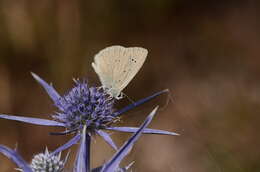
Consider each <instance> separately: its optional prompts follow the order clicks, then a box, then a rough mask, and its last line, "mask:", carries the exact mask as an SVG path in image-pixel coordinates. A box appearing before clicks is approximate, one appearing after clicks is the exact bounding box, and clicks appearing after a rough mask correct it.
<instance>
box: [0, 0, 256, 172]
mask: <svg viewBox="0 0 260 172" xmlns="http://www.w3.org/2000/svg"><path fill="white" fill-rule="evenodd" d="M257 6H259V3H258V4H257V1H252V0H251V1H250V0H249V1H242V0H241V1H239V0H237V1H232V0H231V1H224V0H222V1H221V0H220V1H206V0H205V1H203V0H198V1H192V0H160V1H157V0H144V1H130V0H129V1H120V0H112V1H101V0H97V1H90V0H89V1H87V0H75V1H72V0H38V1H35V0H1V1H0V95H1V96H0V112H2V113H5V114H16V115H24V116H33V117H42V118H50V117H49V116H48V114H52V113H53V112H54V111H55V110H56V109H55V107H54V106H53V105H52V102H51V101H50V99H49V98H48V96H47V94H46V93H45V92H44V91H43V89H42V88H40V86H39V85H38V84H37V83H36V82H35V81H34V80H33V78H32V77H31V76H30V71H33V72H35V73H37V74H39V75H40V76H42V77H43V78H44V79H46V80H47V81H48V82H53V84H54V86H55V87H56V88H57V90H58V91H59V92H60V93H61V94H64V93H65V92H66V91H68V90H69V89H70V88H71V87H72V85H73V82H72V78H73V77H75V78H87V79H88V80H89V82H90V83H91V84H92V85H98V86H99V85H100V84H99V81H98V78H97V76H96V74H95V73H94V71H93V69H92V68H91V65H90V64H91V62H92V61H93V56H94V54H95V53H97V52H98V51H99V50H101V49H103V48H104V47H107V46H110V45H117V44H119V45H124V46H142V47H145V48H147V49H148V50H149V55H148V59H147V61H146V62H145V65H144V66H143V67H142V70H141V71H140V72H139V73H138V75H137V76H136V77H135V78H134V79H133V81H132V82H131V83H130V84H129V86H128V87H127V88H126V89H125V90H124V93H126V94H127V95H128V96H129V97H131V98H132V99H134V100H137V99H139V98H142V97H145V96H148V95H151V94H152V93H154V92H156V91H159V90H162V89H165V88H169V89H170V90H171V94H172V97H173V102H170V103H169V104H168V105H167V106H166V107H164V108H162V109H161V111H160V112H159V113H158V114H157V116H156V117H155V119H154V121H153V122H152V124H151V127H153V128H158V129H165V130H170V131H176V132H178V133H180V134H181V136H179V137H169V136H155V135H150V136H147V135H146V136H143V137H141V139H140V140H139V141H138V142H137V144H136V145H135V147H134V149H133V150H132V152H131V154H130V155H129V156H128V158H127V159H126V160H125V161H124V164H127V163H129V162H131V161H132V160H134V161H135V165H134V167H133V171H149V172H157V171H175V172H204V171H205V172H208V171H210V172H215V171H216V172H220V171H221V172H224V171H226V172H231V171H234V172H249V171H250V172H254V171H255V172H256V171H259V170H260V164H259V162H260V151H259V144H260V137H259V133H258V132H259V130H260V125H259V121H260V117H259V112H260V109H259V104H260V101H259V100H260V80H259V78H260V77H259V76H260V68H259V67H260V58H259V54H260V50H259V48H260V31H259V30H260V23H259V17H260V15H259V9H258V8H257ZM166 100H167V96H165V95H164V96H161V97H160V98H157V99H156V100H153V101H152V102H150V103H148V104H146V105H144V106H142V107H139V108H136V109H135V110H134V111H131V112H130V113H128V114H127V115H126V116H125V117H124V118H123V120H122V123H120V125H123V126H138V125H140V124H141V121H142V120H143V119H144V118H145V116H146V115H147V114H148V113H149V112H150V111H151V109H152V108H153V107H154V106H155V105H157V104H160V105H161V106H164V105H165V103H166ZM127 103H130V102H129V101H127V100H124V101H123V102H122V103H120V104H117V107H118V108H120V107H122V106H123V105H124V104H127ZM0 131H1V134H0V144H4V145H7V146H9V147H12V148H14V147H15V144H16V143H17V144H18V150H19V152H20V153H21V154H22V155H23V156H24V157H25V159H26V160H27V161H30V159H31V157H32V156H33V155H34V154H36V153H38V152H41V151H43V150H44V148H45V146H48V147H49V149H50V150H53V149H55V148H56V147H57V146H59V145H60V144H62V143H64V142H65V141H67V140H68V139H69V137H63V136H60V137H54V136H49V135H48V132H50V131H58V130H57V129H55V128H47V127H41V126H33V125H28V124H23V123H18V122H14V121H7V120H0ZM129 136H130V135H127V134H118V133H115V134H114V135H113V138H115V140H116V142H117V144H118V145H121V144H122V143H123V141H124V140H126V139H127V138H128V137H129ZM92 150H93V152H92V154H93V158H92V165H93V166H97V165H99V164H101V163H103V162H104V161H105V160H107V159H108V158H109V157H110V156H111V155H112V154H113V151H112V150H111V149H110V147H108V146H107V145H106V144H105V143H104V141H103V140H101V139H100V138H98V137H97V138H96V140H95V141H94V142H93V149H92ZM74 151H75V148H74V149H72V152H74ZM64 155H65V153H64ZM71 155H72V156H71V158H70V163H69V164H68V165H69V166H70V165H71V164H72V160H73V156H74V153H72V154H71ZM14 167H15V165H13V163H12V162H10V161H9V160H8V159H7V158H5V157H3V156H2V155H1V157H0V171H1V172H5V171H14V170H13V168H14Z"/></svg>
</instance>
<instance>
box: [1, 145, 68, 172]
mask: <svg viewBox="0 0 260 172" xmlns="http://www.w3.org/2000/svg"><path fill="white" fill-rule="evenodd" d="M0 153H2V154H4V155H5V156H6V157H8V158H9V159H11V160H12V161H13V162H14V163H15V164H16V165H17V166H18V167H19V168H18V169H17V170H19V171H22V172H43V171H44V172H62V171H63V170H64V166H65V163H66V161H67V158H68V155H67V156H66V158H65V159H64V160H61V152H60V153H59V154H58V155H51V154H50V153H49V151H48V149H47V148H46V149H45V152H44V153H39V154H37V155H35V156H34V157H33V159H32V162H31V164H27V162H26V161H25V160H24V159H23V158H22V157H21V156H20V155H19V153H17V151H16V150H13V149H10V148H8V147H6V146H3V145H0Z"/></svg>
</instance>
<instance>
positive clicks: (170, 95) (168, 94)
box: [161, 89, 174, 110]
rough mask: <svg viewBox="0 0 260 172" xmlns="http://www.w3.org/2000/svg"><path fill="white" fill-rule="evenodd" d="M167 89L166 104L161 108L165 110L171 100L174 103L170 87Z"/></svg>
mask: <svg viewBox="0 0 260 172" xmlns="http://www.w3.org/2000/svg"><path fill="white" fill-rule="evenodd" d="M166 90H167V92H168V93H167V99H166V103H165V104H164V106H163V107H162V108H161V110H164V109H165V108H166V107H167V106H168V105H169V103H170V102H172V103H173V101H174V100H173V95H172V94H171V92H170V90H169V89H166Z"/></svg>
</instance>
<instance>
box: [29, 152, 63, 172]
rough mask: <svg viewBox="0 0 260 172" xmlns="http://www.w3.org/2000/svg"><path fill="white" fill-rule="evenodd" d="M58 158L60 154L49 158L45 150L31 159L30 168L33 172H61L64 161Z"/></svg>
mask: <svg viewBox="0 0 260 172" xmlns="http://www.w3.org/2000/svg"><path fill="white" fill-rule="evenodd" d="M60 158H61V152H60V153H59V154H58V155H52V156H51V155H50V153H49V151H48V149H47V148H46V150H45V153H39V154H37V155H35V156H34V157H33V159H32V162H31V164H30V167H31V168H32V170H33V171H34V172H42V171H46V172H62V171H63V169H64V166H65V162H66V160H61V159H60ZM66 159H67V158H66Z"/></svg>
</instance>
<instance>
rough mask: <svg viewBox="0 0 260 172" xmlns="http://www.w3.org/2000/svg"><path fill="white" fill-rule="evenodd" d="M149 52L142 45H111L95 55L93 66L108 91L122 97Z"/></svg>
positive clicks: (112, 94) (112, 95)
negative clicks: (123, 91) (127, 46)
mask: <svg viewBox="0 0 260 172" xmlns="http://www.w3.org/2000/svg"><path fill="white" fill-rule="evenodd" d="M147 54H148V51H147V50H146V49H144V48H141V47H130V48H125V47H123V46H118V45H116V46H110V47H107V48H105V49H103V50H101V51H100V52H99V53H98V54H96V55H95V57H94V62H93V63H92V67H93V68H94V70H95V72H96V73H97V74H98V76H99V79H100V81H101V83H102V87H103V88H104V89H105V90H106V91H107V93H108V94H109V95H110V96H111V97H113V98H116V99H121V98H122V97H123V94H122V90H123V89H124V88H125V87H126V86H127V85H128V84H129V82H130V81H131V80H132V79H133V77H134V76H135V75H136V73H137V72H138V71H139V70H140V68H141V67H142V65H143V63H144V61H145V59H146V56H147Z"/></svg>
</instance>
